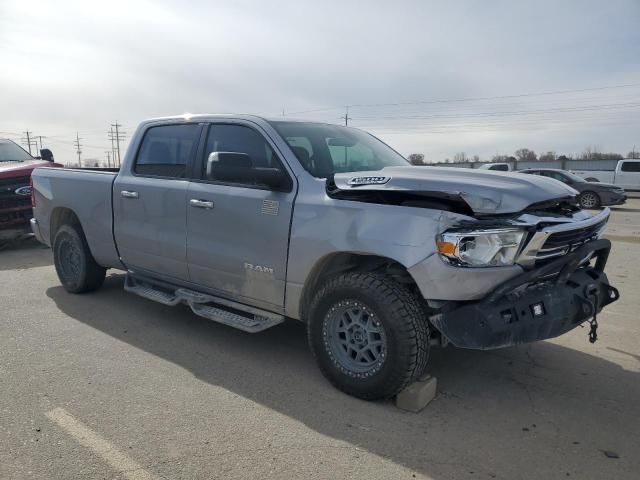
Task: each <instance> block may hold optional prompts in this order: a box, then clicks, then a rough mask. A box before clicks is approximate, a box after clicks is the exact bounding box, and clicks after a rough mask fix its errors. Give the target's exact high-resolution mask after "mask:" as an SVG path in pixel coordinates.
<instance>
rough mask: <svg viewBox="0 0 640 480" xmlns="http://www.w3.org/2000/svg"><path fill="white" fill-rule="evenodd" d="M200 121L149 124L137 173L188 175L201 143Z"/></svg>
mask: <svg viewBox="0 0 640 480" xmlns="http://www.w3.org/2000/svg"><path fill="white" fill-rule="evenodd" d="M200 128H201V127H200V125H198V124H195V123H189V124H180V125H159V126H157V127H151V128H149V129H148V130H147V131H146V132H145V134H144V138H143V139H142V144H141V145H140V150H139V151H138V155H137V156H136V161H135V164H134V173H136V174H137V175H145V176H153V177H164V178H186V176H187V165H188V164H189V161H190V159H191V158H193V156H194V154H195V151H196V149H197V146H198V139H199V133H200Z"/></svg>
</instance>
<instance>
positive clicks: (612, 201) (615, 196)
mask: <svg viewBox="0 0 640 480" xmlns="http://www.w3.org/2000/svg"><path fill="white" fill-rule="evenodd" d="M598 195H599V196H600V200H601V203H602V206H606V205H609V206H612V205H622V204H624V203H625V202H626V201H627V196H626V195H625V194H624V193H617V192H614V191H610V192H609V191H607V192H598Z"/></svg>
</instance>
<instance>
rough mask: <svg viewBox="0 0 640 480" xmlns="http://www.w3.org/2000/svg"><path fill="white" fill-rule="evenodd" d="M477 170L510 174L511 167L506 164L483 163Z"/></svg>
mask: <svg viewBox="0 0 640 480" xmlns="http://www.w3.org/2000/svg"><path fill="white" fill-rule="evenodd" d="M478 170H497V171H499V172H510V171H511V170H512V168H511V165H510V164H508V163H483V164H482V165H480V166H479V167H478Z"/></svg>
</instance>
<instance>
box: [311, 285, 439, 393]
mask: <svg viewBox="0 0 640 480" xmlns="http://www.w3.org/2000/svg"><path fill="white" fill-rule="evenodd" d="M309 314H310V316H309V325H308V337H309V345H310V347H311V351H312V352H313V355H314V356H315V358H316V360H317V362H318V365H319V367H320V370H321V371H322V373H323V375H324V376H325V377H326V378H327V379H328V380H329V381H330V382H331V383H332V384H333V385H334V386H336V387H337V388H338V389H340V390H342V391H344V392H345V393H348V394H349V395H353V396H355V397H359V398H363V399H366V400H375V399H382V398H390V397H393V396H395V395H396V394H398V393H399V392H400V391H402V390H403V389H404V388H405V387H406V386H407V385H409V384H410V383H411V382H413V381H414V380H416V379H417V377H418V376H419V375H421V374H422V373H423V371H424V369H425V367H426V364H427V361H428V358H429V326H428V322H427V319H426V317H425V314H424V309H423V308H422V306H421V304H420V302H419V299H418V298H417V297H416V296H415V295H413V294H412V293H411V292H410V291H409V290H407V289H406V288H405V287H404V286H402V285H400V284H398V283H397V282H395V281H394V280H393V279H391V278H389V277H386V276H384V275H381V274H375V273H358V272H353V273H346V274H342V275H339V276H337V277H334V278H332V279H330V280H329V281H327V282H326V283H325V284H324V285H323V286H322V287H321V288H320V290H319V291H318V293H317V294H316V296H315V297H314V299H313V300H312V302H311V305H310V308H309Z"/></svg>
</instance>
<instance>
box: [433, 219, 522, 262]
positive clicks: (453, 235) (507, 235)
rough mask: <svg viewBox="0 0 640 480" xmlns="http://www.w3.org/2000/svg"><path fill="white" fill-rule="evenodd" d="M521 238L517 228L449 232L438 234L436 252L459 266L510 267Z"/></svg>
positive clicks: (520, 232) (518, 249) (520, 231)
mask: <svg viewBox="0 0 640 480" xmlns="http://www.w3.org/2000/svg"><path fill="white" fill-rule="evenodd" d="M524 238H525V231H524V230H521V229H517V228H502V229H494V230H469V231H462V230H448V231H446V232H444V233H441V234H440V235H438V240H437V245H438V253H440V256H441V257H442V258H444V259H445V260H446V261H447V263H450V264H453V265H457V266H461V267H500V266H504V265H513V264H514V263H515V261H516V256H517V255H518V253H519V252H520V247H521V245H522V242H523V240H524Z"/></svg>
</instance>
